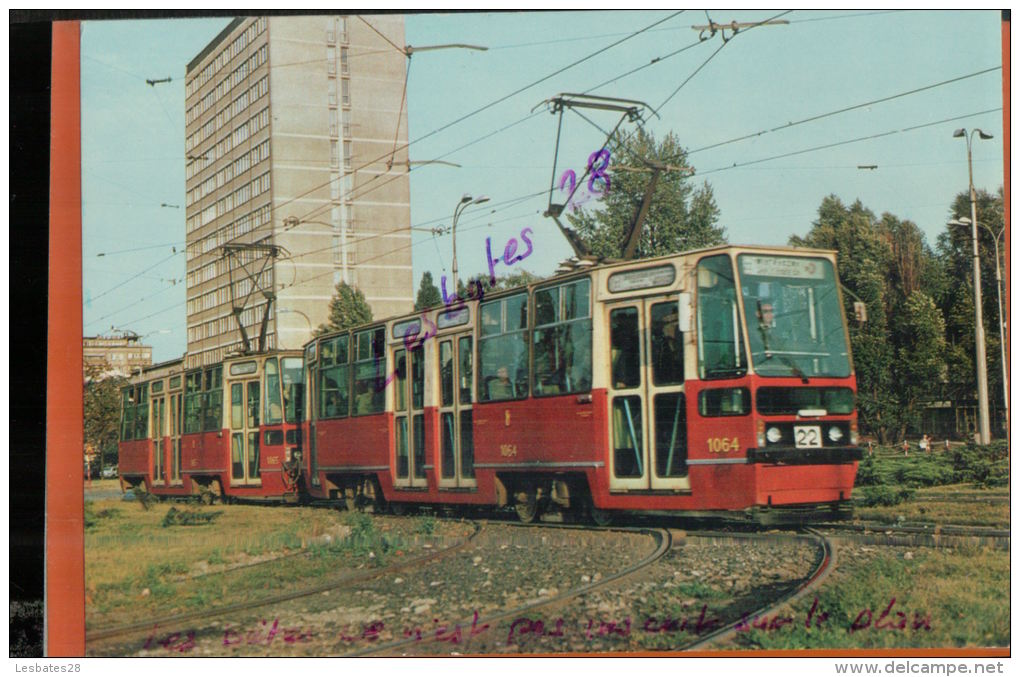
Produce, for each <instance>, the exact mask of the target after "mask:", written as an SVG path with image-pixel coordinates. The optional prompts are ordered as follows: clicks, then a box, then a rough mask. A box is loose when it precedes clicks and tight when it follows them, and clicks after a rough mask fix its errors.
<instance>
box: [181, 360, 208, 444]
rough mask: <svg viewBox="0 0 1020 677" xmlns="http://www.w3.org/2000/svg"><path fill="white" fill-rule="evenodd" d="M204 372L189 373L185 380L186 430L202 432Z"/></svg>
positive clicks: (187, 431) (188, 431) (186, 431)
mask: <svg viewBox="0 0 1020 677" xmlns="http://www.w3.org/2000/svg"><path fill="white" fill-rule="evenodd" d="M203 399H204V398H203V397H202V372H200V371H196V372H192V373H190V374H188V375H187V376H186V377H185V380H184V432H185V433H199V432H202V423H203V420H202V416H203V411H202V410H203V406H204V405H203Z"/></svg>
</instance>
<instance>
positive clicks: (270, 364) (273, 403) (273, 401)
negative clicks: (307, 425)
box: [264, 357, 283, 425]
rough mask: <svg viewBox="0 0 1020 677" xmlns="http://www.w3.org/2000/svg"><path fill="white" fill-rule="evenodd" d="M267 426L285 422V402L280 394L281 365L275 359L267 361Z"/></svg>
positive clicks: (271, 358)
mask: <svg viewBox="0 0 1020 677" xmlns="http://www.w3.org/2000/svg"><path fill="white" fill-rule="evenodd" d="M264 369H265V372H266V411H265V420H266V425H278V424H279V423H280V422H282V421H283V402H282V394H281V393H280V363H279V361H278V360H277V359H276V358H275V357H270V358H269V359H267V360H266V364H265V367H264Z"/></svg>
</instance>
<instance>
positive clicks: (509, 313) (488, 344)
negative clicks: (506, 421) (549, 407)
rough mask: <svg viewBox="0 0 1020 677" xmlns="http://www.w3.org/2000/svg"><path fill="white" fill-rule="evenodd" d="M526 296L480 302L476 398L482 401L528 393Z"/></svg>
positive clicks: (511, 398)
mask: <svg viewBox="0 0 1020 677" xmlns="http://www.w3.org/2000/svg"><path fill="white" fill-rule="evenodd" d="M527 328H528V295H527V294H515V295H513V296H508V297H506V298H501V299H497V300H495V301H489V302H488V303H483V304H482V306H481V337H480V338H479V340H478V372H479V381H478V398H479V399H480V400H481V401H482V402H494V401H499V400H514V399H520V398H523V397H527V396H528V342H527V333H528V332H527Z"/></svg>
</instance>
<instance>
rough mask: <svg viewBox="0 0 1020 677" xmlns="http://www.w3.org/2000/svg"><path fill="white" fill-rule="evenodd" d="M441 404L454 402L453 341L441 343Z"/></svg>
mask: <svg viewBox="0 0 1020 677" xmlns="http://www.w3.org/2000/svg"><path fill="white" fill-rule="evenodd" d="M439 404H440V406H443V407H448V406H450V405H451V404H453V341H442V342H440V344H439Z"/></svg>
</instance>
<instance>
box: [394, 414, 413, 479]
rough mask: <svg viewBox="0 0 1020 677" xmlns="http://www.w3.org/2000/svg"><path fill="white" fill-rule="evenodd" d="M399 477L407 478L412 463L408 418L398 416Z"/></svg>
mask: <svg viewBox="0 0 1020 677" xmlns="http://www.w3.org/2000/svg"><path fill="white" fill-rule="evenodd" d="M395 424H396V429H397V434H396V439H395V442H396V445H397V477H407V472H408V469H409V468H410V463H409V462H408V456H407V417H406V416H398V417H397V419H396V421H395Z"/></svg>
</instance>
